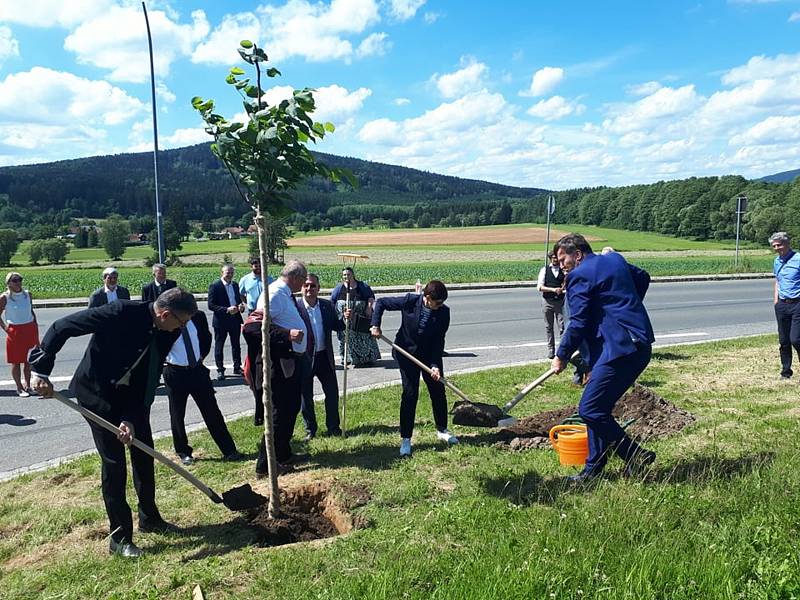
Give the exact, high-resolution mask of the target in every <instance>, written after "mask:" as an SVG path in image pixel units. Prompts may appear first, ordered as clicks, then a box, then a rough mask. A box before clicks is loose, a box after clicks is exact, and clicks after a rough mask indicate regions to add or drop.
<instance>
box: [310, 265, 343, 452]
mask: <svg viewBox="0 0 800 600" xmlns="http://www.w3.org/2000/svg"><path fill="white" fill-rule="evenodd" d="M303 307H304V308H305V311H306V313H307V314H308V319H309V322H310V323H311V329H312V331H313V332H314V358H313V361H312V364H311V371H310V373H309V374H308V375H307V376H306V377H304V378H303V380H302V381H301V384H300V385H301V391H302V402H301V408H300V410H301V411H302V413H303V421H304V423H305V426H306V440H310V439H312V438H314V437H315V436H316V434H317V417H316V414H315V411H314V377H316V378H317V379H319V382H320V384H321V385H322V391H323V393H324V394H325V426H326V428H327V430H328V435H342V429H341V426H340V423H339V384H338V382H337V381H336V367H335V363H334V358H333V345H332V344H331V332H333V331H343V330H344V322H343V321H342V320H341V319H340V318H339V316H338V314H337V313H336V309H335V308H334V307H333V304H331V302H330V300H324V299H322V298H319V277H317V276H316V275H315V274H314V273H309V274H308V277H306V280H305V283H303ZM345 313H346V315H345V316H347V313H349V311H345Z"/></svg>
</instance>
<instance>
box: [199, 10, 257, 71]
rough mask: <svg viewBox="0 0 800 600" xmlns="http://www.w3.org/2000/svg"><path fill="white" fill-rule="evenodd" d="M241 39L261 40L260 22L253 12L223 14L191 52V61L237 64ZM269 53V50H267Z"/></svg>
mask: <svg viewBox="0 0 800 600" xmlns="http://www.w3.org/2000/svg"><path fill="white" fill-rule="evenodd" d="M242 40H252V41H254V42H256V43H258V42H259V40H261V22H260V21H259V20H258V17H256V16H255V15H254V14H253V13H251V12H247V13H239V14H236V15H225V16H224V17H222V23H220V24H219V25H218V26H217V27H216V28H215V29H214V31H212V32H211V35H210V36H208V38H207V39H206V40H205V41H204V42H202V43H200V44H198V46H197V47H196V48H195V50H194V52H193V53H192V62H194V63H205V64H225V65H228V64H230V65H234V64H238V63H239V62H240V61H241V60H242V59H241V57H240V56H239V52H238V51H237V49H238V48H239V42H240V41H242ZM267 55H269V52H267Z"/></svg>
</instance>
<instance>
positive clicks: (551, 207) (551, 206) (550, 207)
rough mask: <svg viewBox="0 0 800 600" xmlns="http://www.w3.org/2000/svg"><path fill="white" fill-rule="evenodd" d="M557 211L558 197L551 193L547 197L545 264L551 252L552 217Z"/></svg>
mask: <svg viewBox="0 0 800 600" xmlns="http://www.w3.org/2000/svg"><path fill="white" fill-rule="evenodd" d="M555 211H556V199H555V198H554V197H553V196H552V195H550V196H548V197H547V208H546V212H547V236H546V237H545V241H544V264H545V265H546V264H548V260H547V253H548V252H550V217H551V216H552V214H553V213H554V212H555Z"/></svg>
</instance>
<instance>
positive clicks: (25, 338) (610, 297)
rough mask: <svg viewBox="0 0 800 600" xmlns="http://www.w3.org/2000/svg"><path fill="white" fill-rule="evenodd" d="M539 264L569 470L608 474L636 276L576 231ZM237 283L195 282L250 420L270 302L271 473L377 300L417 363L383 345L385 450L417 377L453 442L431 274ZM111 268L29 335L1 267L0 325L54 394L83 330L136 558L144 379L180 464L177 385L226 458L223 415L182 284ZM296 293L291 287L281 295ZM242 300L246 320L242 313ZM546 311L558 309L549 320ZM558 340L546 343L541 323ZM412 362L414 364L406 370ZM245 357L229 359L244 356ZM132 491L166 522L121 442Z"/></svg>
mask: <svg viewBox="0 0 800 600" xmlns="http://www.w3.org/2000/svg"><path fill="white" fill-rule="evenodd" d="M770 244H771V246H772V248H773V250H774V251H775V252H776V253H777V256H776V258H775V262H774V275H775V293H774V304H775V313H776V318H777V321H778V331H779V340H780V353H781V365H782V369H781V377H783V378H785V379H788V378H790V377H791V376H792V374H793V372H792V369H791V362H792V348H793V347H794V349H795V350H796V351H798V353H800V308H798V307H800V255H798V254H797V253H796V252H794V251H793V250H792V249H791V247H790V240H789V236H788V235H787V234H786V233H784V232H779V233H776V234H774V235H773V236H772V237H771V238H770ZM548 257H549V259H550V262H549V264H547V265H546V266H545V267H544V268H543V269H542V271H541V272H540V274H539V280H538V288H539V290H540V291H541V292H542V294H543V302H544V305H543V310H544V314H545V319H546V323H547V345H548V354H549V355H550V357H551V358H552V364H551V368H552V370H553V371H554V372H556V373H558V372H561V371H563V370H564V368H565V367H566V365H567V363H568V362H569V360H570V358H571V357H572V356H573V353H574V352H575V351H576V350H580V354H581V356H582V358H583V360H584V361H585V364H586V365H587V368H588V369H589V370H590V371H591V374H590V377H589V378H588V380H584V381H583V383H585V384H586V385H585V388H584V391H583V394H582V397H581V401H580V404H579V414H580V416H581V418H582V419H583V421H584V422H585V423H586V427H587V432H588V439H589V455H588V458H587V460H586V464H585V466H584V469H583V471H581V473H579V474H578V475H575V476H573V477H572V478H571V479H572V480H573V482H577V483H584V482H587V481H590V480H592V479H595V478H597V477H599V476H600V475H601V473H602V471H603V469H604V467H605V464H606V462H607V460H608V458H609V455H610V454H612V453H613V454H616V455H618V456H619V457H620V458H621V459H622V460H623V461H624V464H625V466H624V471H623V474H624V475H627V476H630V475H636V474H638V473H641V472H642V470H643V469H644V468H646V467H648V466H649V465H650V464H652V463H653V461H654V460H655V453H653V452H651V451H648V450H645V449H643V448H641V447H640V446H639V445H638V444H637V443H636V442H635V441H634V440H632V439H631V438H629V437H628V436H627V435H626V434H625V432H624V431H623V430H622V429H621V428H620V426H619V424H617V422H616V421H615V420H614V419H613V417H612V416H611V412H612V410H613V408H614V405H615V403H616V402H617V400H618V399H619V398H620V396H621V395H622V394H623V393H624V391H625V390H626V389H627V388H628V387H629V386H630V385H631V384H632V383H633V382H634V381H635V380H636V378H637V377H638V376H639V375H640V374H641V372H642V371H643V370H644V369H645V368H646V366H647V364H648V362H649V360H650V355H651V347H652V343H653V341H654V334H653V329H652V326H651V324H650V320H649V317H648V315H647V311H646V310H645V308H644V304H643V299H644V296H645V293H646V291H647V289H648V286H649V282H650V276H649V275H648V274H647V273H646V272H645V271H643V270H641V269H639V268H637V267H635V266H634V265H631V264H629V263H628V262H627V261H626V260H625V259H624V258H623V257H622V256H621V255H620V254H618V253H616V252H614V251H613V249H610V248H609V249H608V251H606V249H604V252H603V253H601V254H594V253H593V252H592V248H591V246H590V245H589V243H588V242H587V241H586V239H585V238H584V237H583V236H581V235H579V234H569V235H566V236H564V237H562V238H561V239H560V240H559V241H558V242H557V243H556V244H555V246H554V248H553V252H552V254H550V255H548ZM251 268H252V272H251V273H249V274H247V275H246V276H245V277H243V278H242V279H241V280H240V281H239V282H238V283H237V282H236V281H234V280H233V275H234V268H233V266H232V265H227V264H226V265H223V267H222V269H221V274H220V279H219V280H217V281H215V282H213V283H212V284H211V285H210V286H209V291H208V306H209V310H211V312H212V313H213V319H212V327H213V329H214V338H215V344H214V360H215V366H216V372H217V379H218V380H222V379H224V378H225V366H224V363H223V349H224V345H225V341H226V339H227V338H230V340H231V352H232V359H233V373H234V374H236V375H243V376H244V377H245V378H246V379H247V381H248V384H249V385H250V388H251V390H252V391H253V396H254V399H255V408H256V411H255V417H254V422H255V424H256V425H262V424H263V420H264V415H263V404H262V401H261V399H262V391H263V387H264V380H263V375H264V373H263V355H262V337H261V336H262V323H263V319H264V315H265V312H266V311H269V317H270V328H269V330H268V334H269V340H268V344H269V348H270V356H271V370H270V371H269V378H270V385H271V389H272V404H273V415H272V417H273V424H274V432H275V453H276V459H277V469H278V474H283V473H287V472H289V471H292V470H293V469H294V467H295V466H296V465H297V464H299V463H301V462H304V461H306V460H308V455H302V454H296V453H295V452H293V450H292V446H291V443H290V441H291V437H292V434H293V431H294V426H295V421H296V418H297V416H298V414H300V413H302V415H303V419H304V422H305V427H306V432H307V436H306V439H307V440H310V439H312V438H314V437H315V435H316V434H317V428H318V427H317V421H316V415H315V410H314V402H313V380H314V378H317V379H318V380H319V381H320V383H321V385H322V389H323V392H324V395H325V404H324V406H325V424H326V433H327V434H328V435H332V436H336V435H341V434H342V429H341V426H340V422H339V407H338V395H339V390H338V383H337V380H336V375H335V365H334V359H333V346H332V344H333V342H332V334H333V332H334V331H336V332H337V333H338V334H340V335H341V334H342V332H344V331H345V330H348V333H347V335H346V336H341V337H342V339H344V338H345V337H346V338H347V341H348V343H347V350H348V352H347V354H346V355H345V352H344V343H343V342H341V343H340V353H341V354H342V362H343V364H345V365H346V364H347V363H352V364H353V365H355V366H358V365H365V364H366V365H369V364H374V363H375V361H377V360H378V359H379V358H380V353H379V351H378V349H377V344H376V339H378V338H382V337H383V333H382V330H381V320H382V316H383V314H384V312H385V311H397V312H400V314H401V324H400V328H399V329H398V332H397V334H396V337H395V341H394V343H395V346H396V347H400V348H403V349H405V350H406V351H408V352H409V353H410V354H411V355H412V356H414V357H415V358H416V359H417V361H418V362H415V361H411V360H409V359H407V358H406V357H405V356H404V355H402V354H398V353H396V352H393V356H394V358H395V360H396V361H397V364H398V367H399V369H400V374H401V380H402V393H401V399H400V437H401V443H400V456H401V457H408V456H410V455H411V454H412V446H411V439H412V435H413V428H414V422H415V412H416V405H417V400H418V396H419V380H420V377H422V380H423V381H424V382H425V384H426V386H427V388H428V392H429V395H430V398H431V403H432V408H433V417H434V423H435V426H436V429H437V437H438V439H439V440H440V441H442V442H444V443H446V444H449V445H452V444H456V443H458V440H457V439H456V437H455V436H453V435H452V434H451V433H450V432H449V431H448V429H447V406H446V397H445V387H444V385H443V382H442V378H443V374H444V368H443V364H442V357H443V355H444V343H445V335H446V333H447V330H448V328H449V324H450V311H449V308H448V307H447V306H446V305H445V301H446V300H447V297H448V291H447V288H446V286H445V285H444V284H443V283H442V282H441V281H438V280H431V281H430V282H428V283H427V284H426V285H425V286H424V288H422V289H421V290H420V293H409V294H406V295H404V296H397V297H385V298H380V299H378V300H376V299H375V295H374V293H373V291H372V290H371V289H370V288H369V286H368V285H366V284H365V283H363V282H360V281H358V280H357V279H356V278H355V274H354V273H353V270H352V269H351V268H346V269H344V270H343V273H342V279H343V281H342V282H341V283H339V284H338V285H337V286H336V288H335V289H334V291H333V294H332V296H331V300H330V301H328V300H325V299H322V298H320V297H319V291H320V280H319V277H318V276H317V275H315V274H313V273H309V272H308V270H307V268H306V266H305V265H304V264H303V263H302V262H299V261H290V262H288V263H287V264H286V265H285V266H284V267H283V269H282V271H281V274H280V277H279V278H278V279H276V280H275V281H272V282H271V283H269V285H268V289H266V290H264V289H262V286H261V279H260V265H259V264H258V262H257V261H255V262H253V263H252V264H251ZM118 279H119V274H118V273H117V271H116V269H114V268H108V269H105V270H104V271H103V286H102V287H101V288H99V289H98V290H96V291H95V292H94V293H93V294H92V296H91V298H90V299H89V306H90V308H89V309H87V310H84V311H80V312H77V313H74V314H72V315H68V316H66V317H63V318H61V319H59V320H57V321H56V322H55V323H54V324H53V325H52V326H51V327H50V329H49V330H48V331H47V333H46V335H45V336H44V338H43V339H42V340H41V343H39V340H38V333H37V329H38V327H37V323H36V316H35V314H34V311H33V305H32V297H31V294H30V292H28V291H27V290H25V289H24V288H23V287H22V281H23V278H22V276H21V275H20V274H19V273H16V272H12V273H9V274H8V275H7V277H6V286H7V290H6V291H5V292H4V293H3V294H2V295H0V314H3V313H5V321H3V320H0V327H2V329H3V330H5V331H6V333H7V340H8V341H7V357H8V361H9V362H10V363H11V364H12V365H13V366H12V374H13V377H14V381H15V383H16V385H17V389H18V392H19V394H20V395H21V396H27V395H30V393H31V391H32V389H33V390H35V391H36V392H37V393H39V394H41V395H42V396H45V397H49V396H52V395H53V394H54V391H53V386H52V384H51V382H50V380H49V375H50V373H52V370H53V368H54V363H55V357H56V354H57V353H58V352H59V351H60V350H61V348H62V347H63V346H64V345H65V344H66V343H67V341H68V340H69V339H70V338H73V337H78V336H82V335H87V334H93V335H92V338H91V340H90V342H89V347H88V349H87V351H86V353H85V354H84V357H83V359H82V360H81V362H80V364H79V365H78V367H77V369H76V371H75V374H74V377H73V379H72V382H71V385H70V390H71V392H72V393H73V394H74V395H75V396H76V397H77V400H78V402H79V403H80V404H81V405H82V406H84V407H86V408H88V409H89V410H91V411H93V412H95V413H96V414H98V415H100V416H101V417H103V418H105V419H107V420H110V421H111V422H113V423H119V425H118V428H119V432H118V434H117V435H116V436H115V435H114V434H110V433H108V432H107V431H106V430H104V429H102V428H99V427H97V426H96V425H94V424H92V423H90V427H91V429H92V435H93V437H94V441H95V445H96V447H97V450H98V453H99V454H100V457H101V460H102V471H103V474H102V491H103V498H104V500H105V504H106V509H107V512H108V517H109V522H110V528H111V535H110V551H111V552H113V553H117V554H120V555H122V556H126V557H136V556H139V555H140V554H141V550H140V549H139V548H138V547H136V546H135V545H134V544H133V541H132V539H133V538H132V535H133V523H132V517H131V512H130V507H129V506H128V504H127V500H126V498H125V481H126V464H125V452H124V446H123V445H122V444H120V443H119V442H122V443H123V444H126V445H129V444H130V442H131V440H132V437H133V436H134V435H135V436H136V438H137V439H139V440H141V441H142V442H144V443H145V444H148V445H152V441H153V440H152V433H151V430H150V406H151V405H152V402H153V400H154V397H155V390H156V387H157V385H158V382H159V377H160V376H162V375H163V378H164V384H165V386H166V389H167V394H168V397H169V409H170V425H171V429H172V435H173V443H174V446H175V451H176V453H177V454H178V455H179V456H180V458H181V461H182V462H183V463H184V464H185V465H190V464H192V462H193V461H194V458H193V455H192V451H193V449H192V447H191V446H190V445H189V442H188V439H187V436H186V430H185V425H184V416H185V410H186V403H187V400H188V397H189V396H190V395H191V396H192V397H193V398H194V400H195V402H196V403H197V405H198V407H199V409H200V412H201V414H202V416H203V419H204V421H205V423H206V425H207V426H208V429H209V432H210V434H211V436H212V438H213V439H214V441H215V442H216V444H217V446H218V447H219V449H220V451H221V453H222V455H223V459H224V460H241V459H243V458H244V457H243V455H242V454H241V453H240V452H239V451H238V450H237V448H236V445H235V442H234V441H233V439H232V437H231V435H230V433H229V431H228V429H227V426H226V424H225V421H224V418H223V416H222V413H221V412H220V410H219V407H218V405H217V401H216V397H215V391H214V386H213V384H212V381H211V376H210V371H209V369H208V368H207V367H205V366H204V365H203V359H204V358H205V357H206V356H207V355H208V354H209V353H210V351H211V338H212V336H211V331H210V329H209V327H208V319H207V318H206V315H205V313H204V312H202V311H198V309H197V303H196V300H195V298H194V296H193V295H192V294H190V293H188V292H186V291H185V290H183V289H181V288H180V287H177V284H176V282H175V281H172V280H169V279H167V278H166V267H165V266H164V265H160V264H159V265H154V266H153V281H152V282H150V283H148V284H147V285H146V286H144V287H143V288H142V299H143V300H144V301H143V302H132V301H130V293H129V292H128V290H127V289H125V288H124V287H122V286H120V285H119V284H118ZM298 292H302V294H301V297H300V298H297V299H296V298H295V294H297V293H298ZM565 297H566V300H567V302H568V304H569V309H570V311H569V312H570V317H571V319H570V322H569V325H568V326H567V327H566V328H564V326H563V314H562V313H563V306H564V299H565ZM246 311H247V316H246V319H244V318H243V315H244V313H245V312H246ZM559 317H561V318H559ZM556 323H557V324H558V325H559V329H560V333H561V340H560V343H559V345H558V347H557V348H556V346H555V339H554V337H555V336H554V333H555V332H554V330H555V324H556ZM240 333H243V335H244V338H245V341H246V343H247V359H246V361H245V363H244V364H242V360H241V351H240V346H239V335H240ZM420 364H422V365H425V368H424V369H423V368H421V367H420ZM243 367H244V368H243ZM131 463H132V469H133V480H134V487H135V488H136V492H137V495H138V497H139V505H138V512H139V530H140V531H161V532H163V531H172V530H174V529H175V528H174V526H172V525H170V524H169V523H167V522H166V521H164V519H163V518H162V517H161V515H160V514H159V512H158V509H157V507H156V504H155V479H154V470H153V461H152V458H150V457H149V456H148V455H147V454H146V453H143V452H141V451H139V450H137V449H136V448H135V447H131ZM255 469H256V473H257V475H258V476H264V475H267V473H268V469H269V466H268V460H267V453H266V447H265V444H264V442H263V439H262V443H261V446H260V449H259V455H258V459H257V461H256V465H255Z"/></svg>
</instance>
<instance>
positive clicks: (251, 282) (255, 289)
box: [239, 258, 272, 314]
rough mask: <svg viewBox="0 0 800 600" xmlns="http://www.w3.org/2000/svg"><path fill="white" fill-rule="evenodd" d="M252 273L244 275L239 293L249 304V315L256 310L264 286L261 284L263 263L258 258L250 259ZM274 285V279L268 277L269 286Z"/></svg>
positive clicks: (240, 282)
mask: <svg viewBox="0 0 800 600" xmlns="http://www.w3.org/2000/svg"><path fill="white" fill-rule="evenodd" d="M250 269H251V271H250V273H248V274H247V275H243V276H242V278H241V279H240V280H239V293H240V294H241V296H242V300H244V301H245V303H246V304H247V312H248V314H249V313H251V312H253V311H254V310H255V309H256V303H257V302H258V297H259V296H260V295H261V292H263V291H264V285H263V283H262V282H261V261H260V260H259V259H258V258H251V259H250ZM270 283H272V277H270V276H267V285H269V284H270Z"/></svg>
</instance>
